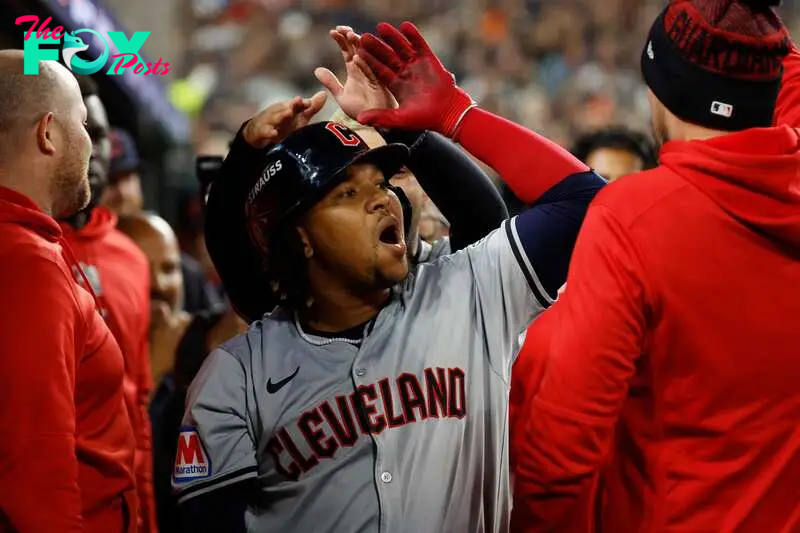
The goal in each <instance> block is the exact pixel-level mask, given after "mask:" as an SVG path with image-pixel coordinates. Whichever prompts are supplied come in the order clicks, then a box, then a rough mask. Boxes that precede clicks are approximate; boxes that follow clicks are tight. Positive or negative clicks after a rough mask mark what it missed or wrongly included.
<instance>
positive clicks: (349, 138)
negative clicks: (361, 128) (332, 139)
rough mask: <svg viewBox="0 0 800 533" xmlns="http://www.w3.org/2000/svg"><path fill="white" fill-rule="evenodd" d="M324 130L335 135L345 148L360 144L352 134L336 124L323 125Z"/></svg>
mask: <svg viewBox="0 0 800 533" xmlns="http://www.w3.org/2000/svg"><path fill="white" fill-rule="evenodd" d="M325 129H326V130H328V131H330V132H331V133H333V134H334V135H336V138H337V139H339V141H340V142H341V143H342V144H343V145H345V146H357V145H358V144H359V143H360V142H361V139H359V138H358V137H357V136H356V135H355V134H354V133H353V132H351V131H350V130H348V129H347V128H345V127H344V126H342V125H341V124H337V123H336V122H328V123H327V124H325Z"/></svg>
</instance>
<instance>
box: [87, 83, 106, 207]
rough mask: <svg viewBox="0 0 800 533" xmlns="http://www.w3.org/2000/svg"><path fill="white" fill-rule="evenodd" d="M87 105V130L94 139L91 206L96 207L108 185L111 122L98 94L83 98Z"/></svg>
mask: <svg viewBox="0 0 800 533" xmlns="http://www.w3.org/2000/svg"><path fill="white" fill-rule="evenodd" d="M83 103H84V105H85V106H86V111H87V118H86V130H87V131H88V132H89V137H90V138H91V140H92V156H91V158H90V159H89V188H90V190H91V200H90V201H89V206H90V207H94V206H96V205H98V204H99V203H100V197H101V195H102V194H103V191H104V189H105V188H106V186H107V185H108V168H109V164H110V161H111V140H110V139H109V136H108V133H109V129H110V127H109V124H108V116H107V115H106V109H105V107H104V106H103V102H101V101H100V98H99V97H98V96H96V95H92V96H88V97H86V98H84V100H83Z"/></svg>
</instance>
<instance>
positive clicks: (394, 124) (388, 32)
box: [358, 22, 475, 138]
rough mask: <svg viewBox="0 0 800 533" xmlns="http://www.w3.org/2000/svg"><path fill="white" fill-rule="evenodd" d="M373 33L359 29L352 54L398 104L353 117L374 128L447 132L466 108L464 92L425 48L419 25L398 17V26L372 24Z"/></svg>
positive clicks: (452, 131)
mask: <svg viewBox="0 0 800 533" xmlns="http://www.w3.org/2000/svg"><path fill="white" fill-rule="evenodd" d="M378 35H380V38H378V37H376V36H374V35H372V34H369V33H367V34H364V36H363V37H362V38H361V47H360V48H359V50H358V54H359V55H360V56H361V57H362V58H363V59H364V61H366V63H367V64H368V65H369V66H370V68H371V69H372V71H373V72H374V73H375V76H376V77H377V78H378V80H379V81H380V82H381V83H383V84H384V85H385V86H386V87H388V88H389V90H390V91H391V92H392V94H393V95H394V96H395V98H397V101H398V102H399V103H400V107H399V108H398V109H389V110H375V109H373V110H369V111H365V112H363V113H360V114H359V115H358V121H359V122H361V123H362V124H368V125H370V126H375V127H384V128H399V129H411V130H433V131H437V132H439V133H441V134H442V135H445V136H447V137H451V138H452V137H453V136H454V135H455V133H456V131H457V129H458V125H459V124H460V122H461V119H462V118H463V117H464V115H465V114H466V112H467V111H468V110H469V109H470V108H471V107H474V105H475V104H474V102H473V101H472V99H471V98H470V97H469V95H468V94H467V93H466V92H464V91H463V90H462V89H460V88H459V87H457V86H456V82H455V77H454V76H453V74H451V73H450V72H448V70H447V69H446V68H445V67H444V65H442V62H441V61H439V58H438V57H436V55H435V54H434V53H433V51H431V49H430V47H429V46H428V43H427V42H426V41H425V39H424V38H423V37H422V35H420V33H419V30H417V28H416V27H415V26H414V25H413V24H411V23H410V22H403V23H402V24H401V25H400V30H398V29H397V28H395V27H394V26H392V25H390V24H386V23H383V22H382V23H380V24H378Z"/></svg>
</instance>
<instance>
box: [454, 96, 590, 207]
mask: <svg viewBox="0 0 800 533" xmlns="http://www.w3.org/2000/svg"><path fill="white" fill-rule="evenodd" d="M454 140H456V141H457V142H459V143H461V145H462V146H463V147H464V148H465V149H466V150H467V151H468V152H469V153H471V154H472V155H474V156H475V157H477V158H478V159H480V160H481V161H483V162H484V163H486V164H487V165H489V166H490V167H492V168H493V169H494V170H495V172H497V173H498V174H500V176H501V177H502V178H503V181H504V182H505V183H506V185H508V187H509V189H511V191H512V192H513V193H514V194H515V195H516V196H517V198H519V199H520V200H522V201H523V202H525V203H527V204H533V203H535V202H536V200H538V199H539V197H540V196H541V195H543V194H544V193H545V192H547V190H548V189H550V187H552V186H553V185H555V184H556V183H558V182H560V181H561V180H563V179H564V178H566V177H567V176H569V175H570V174H575V173H578V172H586V171H588V170H589V167H587V166H586V165H585V164H583V163H581V162H580V161H579V160H578V159H576V158H575V157H574V156H573V155H572V154H570V153H569V152H568V151H567V150H565V149H564V148H562V147H560V146H559V145H558V144H556V143H554V142H553V141H551V140H549V139H546V138H545V137H542V136H541V135H538V134H536V133H534V132H532V131H531V130H529V129H526V128H523V127H522V126H520V125H518V124H514V123H513V122H511V121H508V120H506V119H504V118H502V117H498V116H497V115H493V114H492V113H489V112H488V111H484V110H483V109H480V108H474V109H471V110H470V111H469V112H468V113H467V114H466V115H465V116H464V120H463V121H462V123H461V127H460V128H459V130H458V134H457V135H456V138H455V139H454ZM509 154H513V157H509Z"/></svg>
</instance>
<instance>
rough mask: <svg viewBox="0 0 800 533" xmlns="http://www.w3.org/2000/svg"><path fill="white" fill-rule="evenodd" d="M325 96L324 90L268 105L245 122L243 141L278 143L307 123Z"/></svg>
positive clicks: (254, 144) (256, 145) (258, 145)
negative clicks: (309, 95)
mask: <svg viewBox="0 0 800 533" xmlns="http://www.w3.org/2000/svg"><path fill="white" fill-rule="evenodd" d="M327 98H328V96H327V95H326V94H325V91H320V92H318V93H317V94H315V95H314V96H312V97H311V98H302V97H300V96H296V97H295V98H292V99H291V100H287V101H285V102H278V103H276V104H272V105H271V106H269V107H268V108H266V109H265V110H264V111H262V112H261V113H259V114H258V115H256V116H254V117H253V118H251V119H250V121H249V122H248V123H247V125H245V127H244V130H243V131H242V135H243V136H244V140H245V141H247V143H248V144H249V145H250V146H252V147H253V148H264V147H266V146H268V145H270V144H275V143H279V142H281V141H282V140H284V139H285V138H286V137H288V136H289V135H290V134H291V133H293V132H294V131H296V130H298V129H300V128H302V127H303V126H307V125H308V123H309V122H311V119H312V118H314V115H316V114H317V113H319V110H320V109H322V107H323V106H324V105H325V101H326V100H327Z"/></svg>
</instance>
